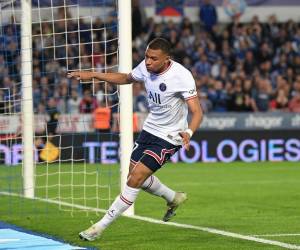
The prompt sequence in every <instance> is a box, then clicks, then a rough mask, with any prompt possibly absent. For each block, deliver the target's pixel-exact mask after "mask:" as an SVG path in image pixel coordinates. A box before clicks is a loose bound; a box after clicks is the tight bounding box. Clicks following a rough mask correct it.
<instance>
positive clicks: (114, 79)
mask: <svg viewBox="0 0 300 250" xmlns="http://www.w3.org/2000/svg"><path fill="white" fill-rule="evenodd" d="M68 77H69V78H72V77H74V78H76V79H77V80H91V79H94V78H95V79H98V80H100V81H105V82H109V83H113V84H117V85H121V84H130V83H132V82H134V81H135V80H134V79H133V78H132V76H131V74H126V73H99V72H91V71H74V72H70V73H68Z"/></svg>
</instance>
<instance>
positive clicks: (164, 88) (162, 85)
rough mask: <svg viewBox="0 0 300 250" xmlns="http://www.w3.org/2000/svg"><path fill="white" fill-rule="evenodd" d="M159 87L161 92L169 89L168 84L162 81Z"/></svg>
mask: <svg viewBox="0 0 300 250" xmlns="http://www.w3.org/2000/svg"><path fill="white" fill-rule="evenodd" d="M159 89H160V91H161V92H164V91H166V89H167V85H166V84H165V83H163V82H162V83H161V84H159Z"/></svg>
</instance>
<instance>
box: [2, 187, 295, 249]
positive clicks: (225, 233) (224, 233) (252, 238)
mask: <svg viewBox="0 0 300 250" xmlns="http://www.w3.org/2000/svg"><path fill="white" fill-rule="evenodd" d="M0 194H3V195H11V196H18V197H23V196H22V195H20V194H12V193H8V192H0ZM33 200H39V201H43V202H48V203H52V204H58V205H63V206H67V207H74V208H78V209H85V210H90V211H94V212H102V213H106V210H104V209H100V208H93V207H87V206H82V205H76V204H71V203H67V202H63V201H55V200H49V199H44V198H33ZM124 217H127V218H132V219H136V220H142V221H146V222H150V223H154V224H161V225H167V226H173V227H179V228H186V229H194V230H198V231H203V232H207V233H212V234H218V235H222V236H227V237H231V238H236V239H242V240H248V241H254V242H258V243H263V244H268V245H274V246H279V247H283V248H286V249H298V250H300V246H299V245H294V244H288V243H284V242H281V241H275V240H268V239H263V238H258V237H256V236H248V235H243V234H238V233H232V232H228V231H223V230H219V229H215V228H209V227H200V226H193V225H189V224H183V223H176V222H163V221H161V220H157V219H153V218H149V217H144V216H138V215H133V216H124Z"/></svg>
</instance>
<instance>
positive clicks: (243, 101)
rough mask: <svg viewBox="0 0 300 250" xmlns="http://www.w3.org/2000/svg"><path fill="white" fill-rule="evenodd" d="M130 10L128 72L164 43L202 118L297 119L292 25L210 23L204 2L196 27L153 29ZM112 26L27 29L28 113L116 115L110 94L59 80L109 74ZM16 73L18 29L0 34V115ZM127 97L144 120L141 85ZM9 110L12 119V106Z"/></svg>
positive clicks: (298, 39)
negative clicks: (275, 114) (150, 47)
mask: <svg viewBox="0 0 300 250" xmlns="http://www.w3.org/2000/svg"><path fill="white" fill-rule="evenodd" d="M133 2H134V5H133V12H132V18H133V66H136V65H137V64H138V63H139V62H140V61H141V60H143V58H144V51H145V49H146V45H147V43H148V42H149V41H150V40H151V39H153V38H155V37H165V38H166V39H168V40H169V41H170V43H171V45H172V51H173V52H172V54H173V59H174V60H175V61H177V62H179V63H182V64H183V65H184V66H185V67H186V68H188V69H189V70H191V72H192V73H193V75H194V78H195V81H196V86H197V90H198V94H199V98H200V100H201V105H202V108H203V110H204V112H226V111H235V112H254V111H255V112H256V111H261V112H265V111H276V110H279V111H289V112H300V24H299V23H296V22H295V21H293V20H290V21H288V22H286V23H279V22H277V20H276V16H270V17H269V19H268V22H266V23H262V22H261V21H260V20H259V18H258V17H257V16H254V17H253V18H252V20H251V22H249V23H240V22H239V20H238V19H233V20H232V22H231V23H229V24H224V23H218V17H217V14H216V12H215V9H214V6H213V5H211V4H210V1H205V4H204V6H202V8H201V9H200V10H201V11H200V13H199V23H191V22H190V20H189V18H188V17H184V18H182V20H181V22H180V23H175V22H172V21H167V22H161V23H155V22H154V19H153V18H149V19H146V18H145V15H144V13H143V9H141V8H139V5H138V2H136V1H133ZM65 15H69V18H70V14H69V13H68V12H67V11H65V10H64V9H61V10H59V11H58V17H60V18H58V19H64V18H65V17H66V16H65ZM116 18H117V17H116V15H111V16H110V17H108V18H107V19H106V20H105V21H104V20H101V19H100V18H97V19H95V21H94V22H93V24H92V26H93V28H94V30H93V32H92V33H93V34H92V33H91V31H89V28H90V27H91V24H90V23H88V22H87V21H86V20H84V19H83V18H82V19H80V21H79V22H77V21H75V20H71V19H70V20H68V21H67V25H66V22H65V21H63V20H61V21H56V22H55V23H54V25H53V24H52V23H51V22H43V23H42V24H41V25H39V24H37V25H33V39H32V40H33V101H34V109H35V112H36V113H38V114H44V113H46V112H47V110H50V109H51V110H52V111H53V110H55V111H56V112H57V113H60V114H63V113H72V114H75V113H92V112H94V111H95V110H96V109H97V108H99V107H105V108H107V107H109V108H110V109H111V111H112V113H114V112H116V111H117V110H118V105H117V103H118V92H117V89H116V87H114V86H112V85H108V84H103V83H99V82H94V83H86V84H80V83H79V82H78V81H77V80H76V79H68V78H66V73H67V71H70V70H75V69H78V68H80V69H91V68H94V69H95V70H97V71H100V72H101V71H103V72H104V71H108V72H114V71H117V42H118V41H117V23H116ZM66 26H67V30H68V33H67V34H68V35H67V36H66V32H65V31H66ZM53 27H54V29H55V30H53ZM104 27H105V28H106V29H104ZM53 33H55V35H53ZM92 39H93V43H91V40H92ZM66 40H67V43H68V44H69V45H68V46H66ZM105 40H106V42H104V41H105ZM71 44H72V45H71ZM105 54H106V55H107V56H104V55H105ZM20 70H21V57H20V26H19V25H14V24H13V23H12V24H8V25H6V26H3V27H2V32H1V34H0V105H1V106H0V112H2V113H5V112H7V111H5V110H6V109H5V106H7V101H8V99H19V97H18V96H19V94H18V93H19V92H20V88H21V86H20V84H19V83H20V82H21V79H20ZM8 90H9V91H8ZM133 96H134V111H135V112H147V111H148V108H147V94H146V92H145V90H144V87H143V85H142V84H140V83H137V84H134V86H133ZM14 105H15V107H14V109H15V110H14V112H17V111H18V110H17V109H19V108H20V107H19V106H18V105H19V103H15V104H14Z"/></svg>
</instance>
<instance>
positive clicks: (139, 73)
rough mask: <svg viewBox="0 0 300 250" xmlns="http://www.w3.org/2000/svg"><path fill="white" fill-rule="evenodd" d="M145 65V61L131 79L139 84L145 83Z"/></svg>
mask: <svg viewBox="0 0 300 250" xmlns="http://www.w3.org/2000/svg"><path fill="white" fill-rule="evenodd" d="M144 65H145V61H144V60H143V61H142V62H141V63H140V64H139V65H138V66H136V67H135V68H134V69H133V70H132V71H131V72H130V75H131V77H132V78H133V79H134V80H135V81H137V82H143V81H144V74H143V66H144Z"/></svg>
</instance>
